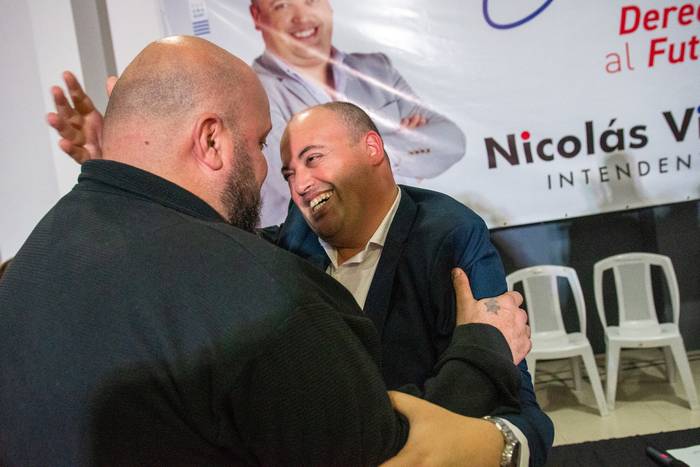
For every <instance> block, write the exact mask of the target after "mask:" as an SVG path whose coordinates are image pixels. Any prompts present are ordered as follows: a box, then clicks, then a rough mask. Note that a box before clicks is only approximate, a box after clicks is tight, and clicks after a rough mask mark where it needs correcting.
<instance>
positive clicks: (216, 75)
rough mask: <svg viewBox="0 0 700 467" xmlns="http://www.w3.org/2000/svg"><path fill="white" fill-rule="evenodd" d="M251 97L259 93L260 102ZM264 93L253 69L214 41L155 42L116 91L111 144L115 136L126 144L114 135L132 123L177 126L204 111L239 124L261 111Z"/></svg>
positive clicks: (108, 124) (109, 119)
mask: <svg viewBox="0 0 700 467" xmlns="http://www.w3.org/2000/svg"><path fill="white" fill-rule="evenodd" d="M251 91H259V92H258V93H257V94H258V96H256V93H255V92H251ZM260 93H263V94H264V91H262V87H261V85H260V83H259V81H258V79H257V77H256V76H255V74H254V72H253V71H252V70H251V69H250V67H249V66H248V65H246V64H245V63H244V62H243V61H242V60H240V59H238V58H236V57H234V56H233V55H231V54H230V53H228V52H227V51H225V50H224V49H222V48H220V47H217V46H216V45H214V44H212V43H210V42H208V41H205V40H203V39H199V38H195V37H184V36H180V37H171V38H166V39H163V40H160V41H157V42H153V43H152V44H150V45H149V46H147V47H146V48H145V49H144V50H143V51H142V52H141V53H140V54H139V55H138V56H137V57H136V58H135V59H134V60H133V61H132V62H131V64H130V65H129V66H128V67H127V68H126V70H125V71H124V73H123V74H122V76H121V77H120V78H119V80H118V81H117V84H116V86H115V87H114V90H113V91H112V94H111V96H110V100H109V104H108V106H107V111H106V112H105V139H106V141H105V143H108V142H109V141H107V140H108V139H109V138H110V137H112V136H116V137H117V138H121V135H119V134H117V135H114V133H115V132H114V131H113V130H115V129H117V132H118V128H119V127H121V126H122V125H124V124H128V123H129V122H134V121H138V122H142V121H144V120H146V121H148V124H149V125H155V126H172V125H176V124H178V123H181V122H184V121H186V120H187V118H188V117H190V116H191V115H193V114H194V113H197V112H202V111H207V112H216V113H218V114H220V115H221V116H222V117H223V118H225V119H226V120H227V123H229V124H235V122H236V121H237V117H238V115H240V114H241V113H242V111H245V110H249V108H250V107H256V106H260V105H261V103H262V102H260V99H259V94H260ZM255 97H258V102H255ZM247 108H248V109H247ZM139 124H141V123H139Z"/></svg>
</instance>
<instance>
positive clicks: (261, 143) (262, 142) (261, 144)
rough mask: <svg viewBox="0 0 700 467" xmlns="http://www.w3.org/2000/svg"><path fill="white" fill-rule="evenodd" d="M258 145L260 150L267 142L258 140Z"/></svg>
mask: <svg viewBox="0 0 700 467" xmlns="http://www.w3.org/2000/svg"><path fill="white" fill-rule="evenodd" d="M258 146H260V150H261V151H262V150H263V149H265V148H266V147H267V142H265V141H260V143H258Z"/></svg>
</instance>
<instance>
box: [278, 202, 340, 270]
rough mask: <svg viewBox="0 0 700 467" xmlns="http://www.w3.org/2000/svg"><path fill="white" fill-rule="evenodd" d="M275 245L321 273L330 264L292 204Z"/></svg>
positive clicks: (302, 217) (324, 251)
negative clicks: (299, 257)
mask: <svg viewBox="0 0 700 467" xmlns="http://www.w3.org/2000/svg"><path fill="white" fill-rule="evenodd" d="M275 243H276V244H277V246H279V247H281V248H284V249H285V250H287V251H291V252H292V253H295V254H296V255H297V256H301V257H302V258H304V259H305V260H307V261H308V262H310V263H311V264H313V265H314V266H316V267H317V268H319V269H320V270H322V271H325V270H326V268H328V265H329V264H331V260H330V258H328V255H327V254H326V250H324V249H323V247H322V246H321V244H320V243H319V242H318V237H317V236H316V234H315V233H314V232H313V231H312V230H311V229H310V228H309V226H308V224H307V223H306V221H305V220H304V216H302V215H301V212H300V211H299V209H298V208H297V207H296V206H295V205H294V203H291V202H290V203H289V210H288V211H287V218H286V219H285V221H284V224H282V226H281V227H280V230H279V234H278V236H277V241H276V242H275Z"/></svg>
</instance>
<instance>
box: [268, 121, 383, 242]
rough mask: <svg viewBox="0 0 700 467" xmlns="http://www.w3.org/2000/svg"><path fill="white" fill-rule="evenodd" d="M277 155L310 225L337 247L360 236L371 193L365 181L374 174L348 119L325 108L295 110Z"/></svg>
mask: <svg viewBox="0 0 700 467" xmlns="http://www.w3.org/2000/svg"><path fill="white" fill-rule="evenodd" d="M281 156H282V165H283V168H282V174H283V175H284V177H285V179H286V180H287V183H288V184H289V191H290V193H291V196H292V201H294V204H296V205H297V207H298V208H299V210H300V211H301V213H302V215H303V216H304V218H305V219H306V222H307V223H308V224H309V226H310V227H311V229H312V230H314V232H316V234H318V236H319V237H321V238H322V239H323V240H325V241H327V242H328V243H330V244H331V245H333V246H335V247H336V248H341V247H347V246H348V245H353V244H355V243H357V238H358V237H359V238H360V243H361V242H362V241H364V240H365V239H364V237H363V230H365V229H364V228H363V226H364V224H365V223H366V219H365V214H366V211H367V210H368V209H369V208H368V207H369V206H372V204H371V203H372V199H371V193H373V191H372V190H368V185H370V184H371V183H373V181H374V180H375V178H376V177H374V176H373V174H372V170H371V165H370V163H369V162H368V158H367V157H366V156H365V154H364V150H363V146H362V145H361V144H360V142H358V141H354V140H353V139H352V138H351V136H350V134H349V132H348V130H347V128H346V125H344V124H343V123H342V122H341V121H340V119H339V118H338V117H337V116H336V115H334V114H333V113H332V112H331V111H329V110H326V109H323V108H314V109H310V110H307V111H304V112H302V113H300V114H297V115H296V116H295V117H294V118H293V119H292V120H291V121H290V122H289V125H288V126H287V129H286V131H285V134H284V136H283V138H282V144H281Z"/></svg>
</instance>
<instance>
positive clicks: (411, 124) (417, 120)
mask: <svg viewBox="0 0 700 467" xmlns="http://www.w3.org/2000/svg"><path fill="white" fill-rule="evenodd" d="M426 123H428V119H427V118H426V117H424V116H423V115H421V114H413V115H411V116H410V117H404V118H402V119H401V126H403V127H404V128H409V129H410V128H418V127H419V126H423V125H425V124H426Z"/></svg>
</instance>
